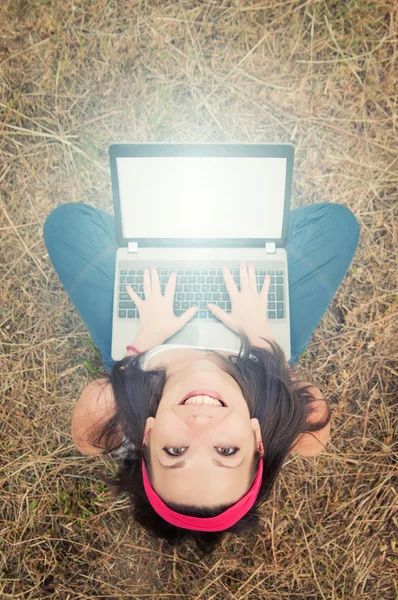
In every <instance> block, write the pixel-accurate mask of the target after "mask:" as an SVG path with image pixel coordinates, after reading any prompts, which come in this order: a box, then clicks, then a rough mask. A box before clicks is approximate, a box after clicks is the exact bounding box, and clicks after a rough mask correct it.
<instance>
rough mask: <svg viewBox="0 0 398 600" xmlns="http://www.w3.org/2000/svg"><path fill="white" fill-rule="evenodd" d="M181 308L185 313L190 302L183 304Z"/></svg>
mask: <svg viewBox="0 0 398 600" xmlns="http://www.w3.org/2000/svg"><path fill="white" fill-rule="evenodd" d="M181 308H182V309H183V310H184V311H185V310H188V308H189V302H186V301H185V302H181Z"/></svg>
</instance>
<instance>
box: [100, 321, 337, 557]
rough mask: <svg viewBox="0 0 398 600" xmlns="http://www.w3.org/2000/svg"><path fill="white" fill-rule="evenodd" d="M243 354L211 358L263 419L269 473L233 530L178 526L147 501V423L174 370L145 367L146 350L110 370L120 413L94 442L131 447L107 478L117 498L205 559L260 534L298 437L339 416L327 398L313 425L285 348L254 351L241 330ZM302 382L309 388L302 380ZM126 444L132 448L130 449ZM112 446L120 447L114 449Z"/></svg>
mask: <svg viewBox="0 0 398 600" xmlns="http://www.w3.org/2000/svg"><path fill="white" fill-rule="evenodd" d="M239 337H240V342H241V346H240V350H239V354H238V355H234V354H230V355H229V356H228V357H225V356H223V355H222V354H220V353H219V352H217V351H215V350H211V351H210V350H209V351H208V352H209V353H210V354H213V355H215V356H217V357H218V358H219V359H220V360H221V361H222V362H223V364H224V368H225V371H226V372H227V373H228V374H229V375H231V377H233V378H234V379H235V381H236V382H237V383H238V384H239V386H240V388H241V390H242V395H243V396H244V398H245V400H246V402H247V405H248V408H249V413H250V418H251V419H252V418H257V419H258V421H259V423H260V429H261V438H262V441H263V447H264V457H263V461H264V463H263V476H262V483H261V486H260V490H259V494H258V497H257V499H256V501H255V503H254V505H253V506H252V508H251V509H250V510H249V512H247V513H246V514H245V515H244V516H243V517H242V519H240V521H238V522H237V523H235V525H233V526H232V527H229V528H228V529H226V530H224V531H219V532H205V531H192V530H189V529H183V528H180V527H177V526H175V525H172V524H171V523H168V522H167V521H165V520H164V519H163V518H162V517H161V516H160V515H158V514H157V512H155V510H154V509H153V508H152V506H151V504H150V503H149V501H148V498H147V495H146V493H145V490H144V484H143V478H142V471H141V468H142V467H141V461H142V460H143V461H144V462H145V467H146V470H147V473H148V478H149V480H150V481H151V482H152V470H151V464H150V454H149V446H143V445H142V442H143V438H144V431H145V425H146V420H147V418H148V417H156V412H157V409H158V406H159V403H160V401H161V398H162V392H163V388H164V385H165V383H166V377H167V369H166V368H154V369H148V370H143V369H142V368H141V365H142V364H143V360H144V357H145V355H146V352H142V353H141V354H138V355H136V356H127V357H125V358H123V359H122V360H120V361H117V362H116V363H115V364H114V365H113V367H112V371H111V373H107V372H105V373H104V378H105V379H106V380H107V381H106V382H105V385H106V384H108V383H110V384H111V386H112V390H113V395H114V398H115V402H116V411H115V413H114V414H113V416H112V417H110V419H109V420H108V421H107V422H106V423H105V425H101V427H100V428H99V429H97V431H95V432H94V435H92V436H91V440H90V443H91V444H92V445H93V446H95V447H97V448H102V449H104V448H105V451H104V454H107V453H110V452H113V451H115V450H116V449H118V448H121V447H122V446H123V447H124V448H126V450H125V457H124V458H123V459H122V461H121V463H120V465H119V470H118V472H117V474H116V477H115V478H114V479H108V478H104V477H100V479H101V480H102V481H103V482H104V483H106V484H108V485H109V486H112V488H113V489H112V492H113V495H114V497H115V498H116V497H117V496H119V495H127V496H128V498H129V499H130V501H131V505H132V512H133V518H134V519H135V520H136V521H137V522H138V523H140V524H141V525H143V527H145V528H146V530H147V531H149V532H150V533H151V534H153V535H154V536H156V537H159V538H163V539H165V540H167V542H168V543H169V544H171V545H176V544H178V543H179V542H181V541H182V540H184V539H193V540H195V541H196V543H197V546H198V548H199V549H200V550H202V551H203V553H204V554H209V553H211V552H212V551H213V550H214V549H215V547H216V546H217V545H218V544H219V543H220V542H221V541H222V539H223V537H224V535H225V533H226V532H230V533H233V534H235V535H238V536H242V535H244V534H245V533H246V532H249V531H250V532H253V530H255V529H257V528H258V527H259V522H260V519H259V514H258V509H259V507H260V506H261V505H262V504H263V503H264V502H265V500H267V498H268V496H269V495H270V492H271V490H272V487H273V485H274V483H275V480H276V478H277V476H278V474H279V472H280V470H281V468H282V466H283V463H284V462H285V460H286V458H287V457H288V456H289V454H290V452H289V451H290V449H291V447H292V446H293V444H294V442H295V440H296V438H297V436H299V435H300V434H302V433H307V432H308V433H311V432H315V431H319V430H320V429H323V427H325V426H326V425H327V423H329V421H330V419H331V416H332V409H331V406H330V404H329V403H328V402H327V401H326V400H325V402H326V406H327V416H326V417H325V419H324V420H323V421H321V422H318V423H308V422H307V420H308V417H309V415H310V414H311V413H312V412H313V411H314V410H315V407H314V405H311V402H312V401H313V400H314V398H313V396H311V394H310V393H309V392H308V389H309V388H310V387H311V385H310V384H308V385H305V386H303V387H301V388H300V389H296V386H294V387H292V386H293V380H292V378H291V373H290V371H289V368H288V365H287V362H286V359H285V355H284V353H283V351H282V349H281V348H280V346H279V345H278V344H277V343H275V342H273V341H269V340H265V338H262V339H264V340H265V341H267V342H268V343H269V344H270V346H271V348H272V350H268V349H266V348H260V347H258V346H253V345H252V344H251V343H250V340H249V338H248V337H247V336H246V335H245V334H244V333H243V332H242V331H241V332H240V334H239ZM297 381H298V382H300V381H301V383H304V382H303V381H302V380H297ZM120 429H122V430H123V433H124V436H125V441H124V443H123V442H122V444H120V443H119V444H118V445H117V446H115V442H114V440H115V439H119V440H120V435H119V438H117V431H118V430H119V431H120ZM126 442H127V444H128V445H127V446H126ZM112 443H113V445H112ZM259 460H260V454H259V452H258V449H256V451H255V453H254V455H253V462H252V468H251V483H250V487H251V484H252V482H253V480H254V477H255V475H256V473H257V467H258V461H259ZM165 504H166V505H167V506H168V507H170V508H171V509H172V510H175V511H177V512H180V513H183V514H185V515H190V516H195V517H214V516H216V515H218V514H220V513H221V512H223V511H224V510H226V509H227V508H229V507H230V506H231V504H222V505H220V506H217V507H215V508H206V507H200V506H186V505H182V504H176V503H173V502H165Z"/></svg>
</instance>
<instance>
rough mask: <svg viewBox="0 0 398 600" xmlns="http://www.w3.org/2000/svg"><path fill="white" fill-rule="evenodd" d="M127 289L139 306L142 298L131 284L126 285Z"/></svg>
mask: <svg viewBox="0 0 398 600" xmlns="http://www.w3.org/2000/svg"><path fill="white" fill-rule="evenodd" d="M126 290H127V293H128V294H129V296H130V298H132V299H133V301H134V303H135V305H136V306H138V305H139V303H140V302H141V298H140V297H139V296H138V295H137V294H136V293H135V291H134V290H133V288H132V287H131V285H126Z"/></svg>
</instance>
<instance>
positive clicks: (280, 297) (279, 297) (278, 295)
mask: <svg viewBox="0 0 398 600" xmlns="http://www.w3.org/2000/svg"><path fill="white" fill-rule="evenodd" d="M276 299H277V300H283V287H282V286H281V285H277V286H276Z"/></svg>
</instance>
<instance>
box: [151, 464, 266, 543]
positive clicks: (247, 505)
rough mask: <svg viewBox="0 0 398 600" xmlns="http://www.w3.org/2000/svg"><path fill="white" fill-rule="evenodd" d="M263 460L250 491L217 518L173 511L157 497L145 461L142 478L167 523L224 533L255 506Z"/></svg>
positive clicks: (156, 507) (153, 504) (153, 503)
mask: <svg viewBox="0 0 398 600" xmlns="http://www.w3.org/2000/svg"><path fill="white" fill-rule="evenodd" d="M262 474H263V459H262V458H260V460H259V464H258V470H257V475H256V478H255V480H254V482H253V485H252V487H251V488H250V490H249V491H248V492H247V493H246V494H245V495H244V496H243V497H242V498H241V499H240V500H238V501H237V502H236V503H235V504H234V505H233V506H230V507H229V508H228V509H227V510H225V511H224V512H223V513H221V514H220V515H217V516H216V517H189V516H187V515H182V514H181V513H178V512H175V511H174V510H171V508H169V507H168V506H166V504H165V503H164V502H163V500H162V499H161V498H160V497H159V496H158V495H157V493H156V492H155V490H154V489H153V487H152V485H151V482H150V481H149V479H148V476H147V472H146V469H145V464H144V461H142V477H143V479H144V488H145V492H146V495H147V496H148V500H149V502H150V503H151V505H152V508H153V509H154V510H155V511H156V512H157V513H158V515H160V516H161V517H163V519H164V520H165V521H167V522H168V523H171V524H172V525H176V526H177V527H182V528H183V529H194V530H196V531H223V530H224V529H228V527H232V525H235V523H237V522H238V521H239V520H240V519H241V518H242V517H243V515H245V514H246V513H247V512H248V511H249V510H250V509H251V507H252V506H253V504H254V502H255V501H256V498H257V496H258V492H259V490H260V485H261V481H262Z"/></svg>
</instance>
